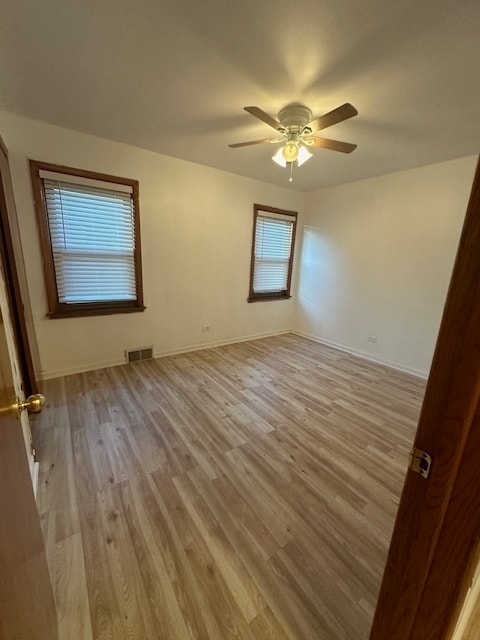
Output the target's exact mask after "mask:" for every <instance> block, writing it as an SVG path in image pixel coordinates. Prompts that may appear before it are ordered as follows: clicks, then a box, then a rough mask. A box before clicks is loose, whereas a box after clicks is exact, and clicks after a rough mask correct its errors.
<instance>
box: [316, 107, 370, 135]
mask: <svg viewBox="0 0 480 640" xmlns="http://www.w3.org/2000/svg"><path fill="white" fill-rule="evenodd" d="M357 114H358V111H357V110H356V109H355V107H354V106H353V105H351V104H350V103H349V102H346V103H345V104H342V106H341V107H337V108H336V109H334V110H333V111H329V112H328V113H326V114H325V115H324V116H319V117H318V118H315V120H312V121H311V122H309V123H308V125H307V127H309V128H310V129H311V130H312V131H321V129H326V128H327V127H331V126H332V125H333V124H337V123H338V122H343V120H348V118H353V116H356V115H357Z"/></svg>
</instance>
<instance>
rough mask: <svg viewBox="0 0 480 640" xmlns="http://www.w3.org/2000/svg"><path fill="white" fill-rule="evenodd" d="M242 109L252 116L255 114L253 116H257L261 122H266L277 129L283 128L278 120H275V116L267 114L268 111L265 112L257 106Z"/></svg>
mask: <svg viewBox="0 0 480 640" xmlns="http://www.w3.org/2000/svg"><path fill="white" fill-rule="evenodd" d="M244 109H245V111H248V113H250V114H251V115H252V116H255V118H258V119H259V120H261V121H262V122H265V123H266V124H268V125H269V126H270V127H273V128H274V129H277V131H278V130H281V129H283V127H282V125H281V124H280V122H278V120H275V118H272V116H269V115H268V113H265V111H262V110H261V109H259V108H258V107H244Z"/></svg>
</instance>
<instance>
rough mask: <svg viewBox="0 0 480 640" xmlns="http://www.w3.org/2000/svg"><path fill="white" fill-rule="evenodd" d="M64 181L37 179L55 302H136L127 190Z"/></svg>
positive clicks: (132, 230)
mask: <svg viewBox="0 0 480 640" xmlns="http://www.w3.org/2000/svg"><path fill="white" fill-rule="evenodd" d="M65 177H66V181H65V182H63V181H60V180H56V179H50V178H43V182H44V188H45V200H46V208H47V215H48V225H49V229H50V240H51V246H52V251H53V259H54V264H55V274H56V280H57V290H58V299H59V302H61V303H67V304H75V303H88V302H90V303H92V302H108V301H130V300H136V279H135V225H134V211H133V202H132V194H131V189H130V193H129V192H128V191H125V186H124V185H120V187H121V189H122V190H119V191H117V190H113V189H110V188H108V189H106V188H103V187H100V186H92V185H90V184H77V183H75V182H73V181H72V182H69V181H67V180H68V178H69V176H65ZM73 180H75V178H73ZM98 184H102V183H101V182H99V183H98Z"/></svg>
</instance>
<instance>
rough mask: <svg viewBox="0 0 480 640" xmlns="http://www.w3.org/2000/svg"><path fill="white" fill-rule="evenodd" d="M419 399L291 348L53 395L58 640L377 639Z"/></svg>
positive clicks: (354, 362)
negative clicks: (378, 609) (374, 631)
mask: <svg viewBox="0 0 480 640" xmlns="http://www.w3.org/2000/svg"><path fill="white" fill-rule="evenodd" d="M424 387H425V384H424V382H423V381H421V380H419V379H417V378H414V377H412V376H409V375H406V374H403V373H399V372H396V371H393V370H390V369H387V368H386V367H382V366H379V365H375V364H372V363H369V362H366V361H363V360H360V359H358V358H355V357H352V356H350V355H348V354H346V353H343V352H340V351H336V350H334V349H331V348H328V347H325V346H323V345H320V344H317V343H315V342H312V341H309V340H306V339H304V338H300V337H298V336H294V335H292V334H286V335H282V336H276V337H272V338H265V339H261V340H255V341H251V342H245V343H240V344H234V345H230V346H225V347H218V348H213V349H208V350H204V351H197V352H194V353H187V354H182V355H178V356H172V357H166V358H162V359H159V360H151V361H146V362H143V363H137V364H133V365H125V366H119V367H112V368H109V369H102V370H99V371H93V372H90V373H84V374H78V375H71V376H67V377H64V378H59V379H56V380H51V381H48V382H46V383H45V394H46V396H47V406H46V408H45V409H44V411H43V413H42V414H41V416H40V417H39V419H38V420H37V421H36V422H35V423H34V438H35V443H36V448H37V455H38V458H39V460H40V485H39V496H38V500H39V510H40V514H41V520H42V526H43V530H44V536H45V541H46V546H47V554H48V560H49V567H50V571H51V576H52V582H53V584H54V589H55V597H56V602H57V607H58V613H59V626H60V638H61V640H67V639H68V640H72V639H75V640H92V639H95V640H100V639H101V640H130V639H132V640H133V639H135V640H164V639H165V640H190V639H193V638H195V639H202V640H230V639H233V638H239V639H242V640H247V639H248V640H270V639H271V640H300V639H301V640H317V639H318V640H367V638H368V633H369V627H370V624H371V620H372V617H373V611H374V607H375V602H376V597H377V593H378V591H379V587H380V581H381V576H382V572H383V566H384V563H385V559H386V554H387V548H388V544H389V539H390V535H391V531H392V528H393V521H394V517H395V513H396V509H397V504H398V499H399V495H400V492H401V488H402V484H403V478H404V475H405V473H406V468H407V459H408V451H409V449H410V447H411V443H412V441H413V436H414V431H415V425H416V422H417V418H418V414H419V409H420V405H421V401H422V398H423V393H424Z"/></svg>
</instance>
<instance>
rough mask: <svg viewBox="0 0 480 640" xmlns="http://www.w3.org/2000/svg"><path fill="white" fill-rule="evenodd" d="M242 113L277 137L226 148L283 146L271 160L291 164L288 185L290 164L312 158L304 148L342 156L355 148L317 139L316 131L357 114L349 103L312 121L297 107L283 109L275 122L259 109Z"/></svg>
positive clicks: (251, 109) (248, 108)
mask: <svg viewBox="0 0 480 640" xmlns="http://www.w3.org/2000/svg"><path fill="white" fill-rule="evenodd" d="M244 109H245V111H248V113H250V114H251V115H252V116H254V117H255V118H258V119H259V120H261V121H262V122H265V123H266V124H268V125H269V126H270V127H272V129H275V130H276V131H277V132H278V134H279V136H280V137H276V138H263V139H262V140H250V141H249V142H237V143H235V144H229V145H228V146H229V147H231V148H232V149H236V148H237V147H248V146H250V145H253V144H264V143H278V142H283V143H284V145H283V147H282V148H280V149H279V150H278V152H277V153H276V154H275V155H274V156H273V160H275V162H276V163H277V164H279V165H280V166H283V167H286V166H287V164H290V182H291V181H292V180H293V178H292V171H293V163H294V162H295V161H297V165H298V166H300V165H302V164H303V163H304V162H306V161H307V160H308V159H309V158H311V157H312V154H311V153H310V152H309V151H308V149H307V147H322V148H324V149H331V150H332V151H340V152H341V153H351V152H352V151H353V150H354V149H356V147H357V145H356V144H351V143H350V142H340V141H339V140H330V139H328V138H319V137H318V136H317V135H316V133H317V131H321V130H322V129H326V128H327V127H331V126H332V125H334V124H338V123H339V122H343V121H344V120H348V118H352V117H353V116H356V115H357V114H358V111H357V110H356V109H355V107H354V106H353V105H351V104H350V103H349V102H346V103H345V104H342V105H341V106H340V107H337V108H336V109H333V111H329V112H328V113H326V114H324V115H323V116H319V117H318V118H315V119H313V120H312V112H311V111H310V109H309V108H308V107H305V106H304V105H302V104H299V103H293V104H290V105H288V106H286V107H284V108H283V109H282V110H281V111H280V112H279V114H278V120H275V118H273V117H272V116H270V115H268V113H265V111H262V109H260V108H259V107H244Z"/></svg>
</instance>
